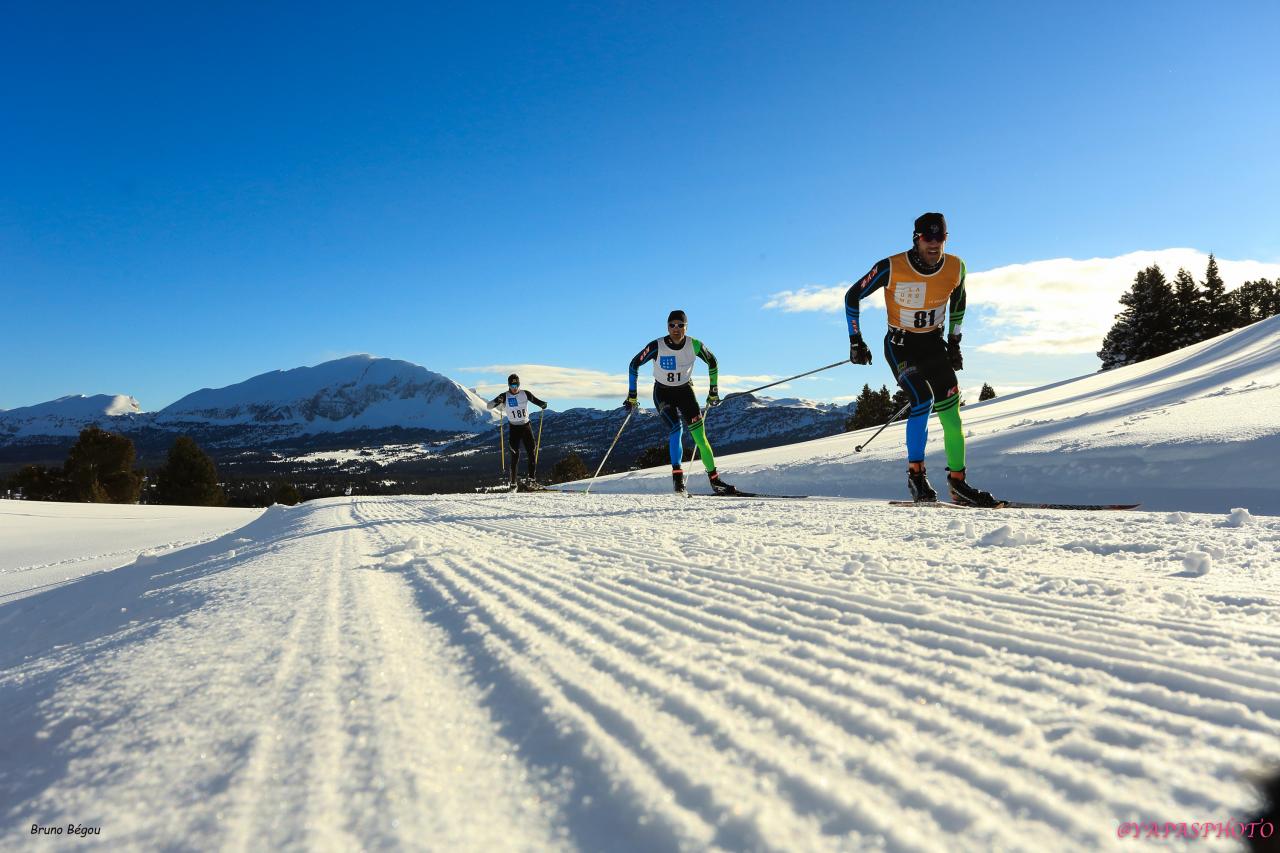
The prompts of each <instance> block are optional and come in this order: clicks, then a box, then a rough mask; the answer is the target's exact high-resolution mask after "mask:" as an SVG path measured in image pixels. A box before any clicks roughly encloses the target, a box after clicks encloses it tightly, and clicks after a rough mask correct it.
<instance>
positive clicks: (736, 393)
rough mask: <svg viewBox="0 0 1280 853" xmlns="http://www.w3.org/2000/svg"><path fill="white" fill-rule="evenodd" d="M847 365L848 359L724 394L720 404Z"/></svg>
mask: <svg viewBox="0 0 1280 853" xmlns="http://www.w3.org/2000/svg"><path fill="white" fill-rule="evenodd" d="M848 363H849V359H847V358H846V359H845V360H844V361H836V362H833V363H831V364H828V365H827V366H826V367H819V368H816V369H814V370H809V371H806V372H804V373H797V374H796V375H795V376H788V377H787V378H786V379H779V380H778V381H777V382H770V383H769V384H768V385H761V386H760V387H758V388H748V389H747V390H746V391H734V392H733V393H732V394H725V395H724V397H723V398H722V399H721V402H723V401H724V400H728V399H729V398H730V397H741V396H742V395H743V394H754V393H755V392H757V391H763V390H764V389H766V388H772V387H773V386H774V385H781V384H782V383H783V382H791V381H792V380H794V379H800V378H801V377H804V376H812V375H813V374H815V373H821V372H822V371H824V370H830V369H831V368H833V367H839V366H840V365H842V364H848Z"/></svg>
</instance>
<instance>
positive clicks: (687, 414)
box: [673, 385, 716, 474]
mask: <svg viewBox="0 0 1280 853" xmlns="http://www.w3.org/2000/svg"><path fill="white" fill-rule="evenodd" d="M673 390H674V392H675V394H674V395H673V396H674V400H673V402H674V403H675V405H676V407H677V408H678V409H679V410H680V418H681V419H682V420H683V421H684V422H685V423H687V424H688V425H689V435H691V436H693V443H694V444H696V445H697V446H698V456H699V457H700V458H701V459H702V467H703V468H705V469H707V473H708V474H710V473H711V472H712V471H714V470H716V458H715V455H714V454H712V452H711V443H710V442H708V441H707V425H706V424H705V423H703V421H702V407H701V406H699V405H698V397H697V395H696V394H694V393H693V386H692V385H681V386H680V387H679V388H675V389H673Z"/></svg>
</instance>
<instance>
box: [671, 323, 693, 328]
mask: <svg viewBox="0 0 1280 853" xmlns="http://www.w3.org/2000/svg"><path fill="white" fill-rule="evenodd" d="M687 325H689V324H688V323H668V324H667V328H668V329H683V328H684V327H685V326H687Z"/></svg>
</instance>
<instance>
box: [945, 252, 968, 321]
mask: <svg viewBox="0 0 1280 853" xmlns="http://www.w3.org/2000/svg"><path fill="white" fill-rule="evenodd" d="M964 303H965V295H964V261H961V262H960V283H959V284H958V285H956V289H955V290H953V291H951V302H950V303H948V307H947V315H948V320H947V337H948V338H958V337H960V327H961V325H963V324H964Z"/></svg>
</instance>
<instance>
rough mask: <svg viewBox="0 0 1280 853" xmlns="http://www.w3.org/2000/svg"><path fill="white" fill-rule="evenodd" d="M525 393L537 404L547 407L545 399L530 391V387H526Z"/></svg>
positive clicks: (531, 401) (530, 400)
mask: <svg viewBox="0 0 1280 853" xmlns="http://www.w3.org/2000/svg"><path fill="white" fill-rule="evenodd" d="M524 395H525V396H526V397H528V398H529V402H530V403H533V404H534V405H535V406H541V407H542V408H544V409H545V408H546V407H547V404H546V403H545V402H544V401H542V400H539V399H538V398H537V396H535V395H534V393H533V392H532V391H530V390H529V389H528V388H526V389H525V391H524Z"/></svg>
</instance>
